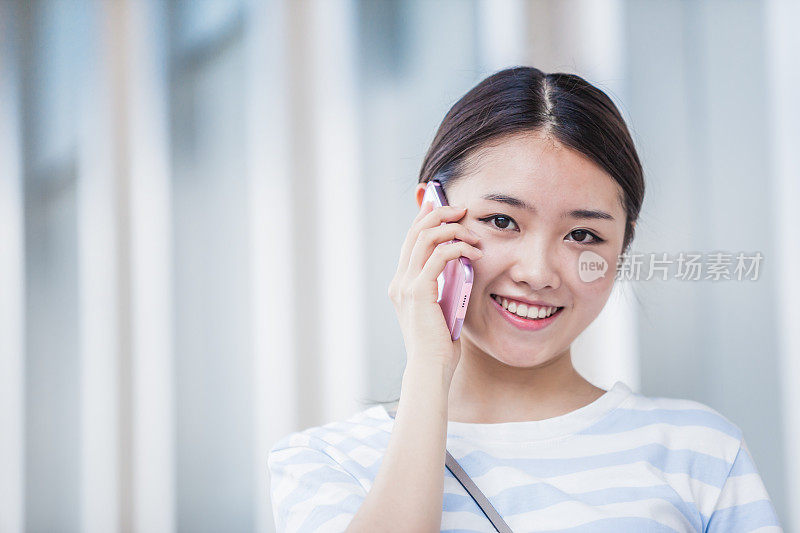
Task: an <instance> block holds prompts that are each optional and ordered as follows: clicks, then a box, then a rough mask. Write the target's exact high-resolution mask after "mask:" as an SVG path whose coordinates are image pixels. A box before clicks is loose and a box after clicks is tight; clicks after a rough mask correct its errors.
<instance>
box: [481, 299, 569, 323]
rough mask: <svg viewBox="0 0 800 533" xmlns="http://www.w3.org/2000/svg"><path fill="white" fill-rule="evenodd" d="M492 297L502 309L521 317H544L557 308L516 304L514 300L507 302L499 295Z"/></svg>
mask: <svg viewBox="0 0 800 533" xmlns="http://www.w3.org/2000/svg"><path fill="white" fill-rule="evenodd" d="M493 298H494V299H495V300H496V301H497V302H498V303H500V304H501V305H502V306H503V309H507V310H508V311H510V312H512V313H514V314H515V315H517V316H520V317H523V318H546V317H549V316H550V315H552V314H553V313H555V312H556V311H557V310H558V307H536V306H535V305H527V304H518V303H517V302H514V301H511V302H509V301H508V299H507V298H501V297H499V296H493Z"/></svg>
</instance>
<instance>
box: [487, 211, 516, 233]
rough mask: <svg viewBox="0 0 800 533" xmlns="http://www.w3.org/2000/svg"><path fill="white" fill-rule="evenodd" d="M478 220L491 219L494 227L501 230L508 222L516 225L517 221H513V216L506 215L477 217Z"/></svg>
mask: <svg viewBox="0 0 800 533" xmlns="http://www.w3.org/2000/svg"><path fill="white" fill-rule="evenodd" d="M478 220H480V221H481V222H489V221H491V222H493V223H494V224H493V226H494V227H495V228H497V229H499V230H503V231H504V230H507V229H508V226H509V224H514V226H516V225H517V223H516V222H514V219H513V218H511V217H508V216H506V215H492V216H489V217H486V218H479V219H478Z"/></svg>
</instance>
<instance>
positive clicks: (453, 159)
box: [419, 67, 644, 252]
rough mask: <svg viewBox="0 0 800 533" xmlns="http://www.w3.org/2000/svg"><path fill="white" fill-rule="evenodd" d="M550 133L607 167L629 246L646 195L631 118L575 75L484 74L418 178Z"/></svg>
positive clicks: (527, 70) (449, 118) (464, 167)
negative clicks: (508, 141)
mask: <svg viewBox="0 0 800 533" xmlns="http://www.w3.org/2000/svg"><path fill="white" fill-rule="evenodd" d="M531 132H539V133H543V134H546V135H550V136H552V137H553V138H555V139H556V140H557V141H559V142H560V143H561V144H563V145H565V146H567V147H569V148H572V149H574V150H576V151H578V152H580V153H582V154H584V155H585V156H586V157H588V158H589V159H590V160H592V161H593V162H594V163H596V164H597V165H598V166H599V167H600V168H602V169H603V170H604V171H605V172H607V173H608V174H609V175H610V176H611V177H612V178H614V181H616V182H617V183H618V184H619V186H620V187H621V188H622V192H623V197H621V198H620V203H621V204H622V206H623V207H624V209H625V215H626V222H625V236H624V239H623V244H622V251H623V252H624V251H626V250H627V248H628V247H629V246H630V243H631V241H632V240H633V236H634V223H635V222H636V220H637V219H638V217H639V211H640V209H641V207H642V201H643V199H644V174H643V171H642V165H641V163H640V162H639V156H638V155H637V154H636V148H635V147H634V145H633V140H632V139H631V136H630V133H629V132H628V128H627V126H626V125H625V121H624V120H623V118H622V116H621V115H620V113H619V111H618V110H617V107H616V106H615V105H614V103H613V102H612V101H611V99H610V98H609V97H608V96H607V95H606V94H605V93H604V92H603V91H601V90H600V89H598V88H597V87H595V86H593V85H591V84H590V83H589V82H587V81H586V80H584V79H583V78H581V77H580V76H576V75H575V74H564V73H555V74H545V73H544V72H542V71H541V70H539V69H536V68H533V67H511V68H507V69H505V70H501V71H500V72H497V73H495V74H493V75H491V76H489V77H488V78H486V79H484V80H483V81H482V82H480V83H479V84H478V85H476V86H475V87H474V88H472V89H471V90H470V91H469V92H468V93H467V94H465V95H464V96H463V97H462V98H461V99H460V100H459V101H458V102H456V103H455V104H454V105H453V107H451V108H450V111H448V112H447V115H445V117H444V120H442V123H441V125H440V126H439V129H438V131H437V132H436V136H435V137H434V139H433V142H432V143H431V146H430V148H429V149H428V153H427V154H425V159H424V160H423V162H422V168H421V169H420V172H419V183H425V182H428V181H429V180H431V179H436V180H438V181H439V182H441V184H442V186H443V187H444V188H445V190H446V189H447V184H448V183H451V182H453V181H455V180H457V179H459V178H461V177H462V176H465V175H467V174H469V171H470V166H471V165H470V163H473V162H472V161H471V160H470V156H471V155H472V154H474V153H475V152H476V151H478V150H479V149H480V148H483V147H486V146H489V145H491V144H493V143H495V142H497V141H501V140H503V138H505V137H507V136H509V135H513V134H519V133H531Z"/></svg>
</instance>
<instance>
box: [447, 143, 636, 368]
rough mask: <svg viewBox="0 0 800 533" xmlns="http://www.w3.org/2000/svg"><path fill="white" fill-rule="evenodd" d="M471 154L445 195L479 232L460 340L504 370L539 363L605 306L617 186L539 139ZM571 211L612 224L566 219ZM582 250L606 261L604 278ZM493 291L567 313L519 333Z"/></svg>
mask: <svg viewBox="0 0 800 533" xmlns="http://www.w3.org/2000/svg"><path fill="white" fill-rule="evenodd" d="M476 156H477V158H476V159H473V160H472V162H473V163H475V164H476V166H475V167H473V168H474V170H473V171H472V172H471V173H469V174H468V175H467V176H464V177H462V178H461V179H459V180H457V181H455V182H453V183H452V185H451V186H449V187H448V190H447V199H448V201H449V203H450V204H451V205H454V206H466V207H467V213H466V216H465V218H464V219H463V220H462V221H461V223H462V224H464V225H465V226H466V227H467V228H469V229H470V230H472V231H474V232H475V233H477V234H478V236H479V238H480V240H481V242H480V244H479V245H478V247H479V248H481V249H482V250H483V252H484V256H483V258H482V259H480V260H479V261H473V263H472V265H473V269H474V274H475V277H474V283H473V287H472V293H471V296H470V301H469V307H468V309H467V315H466V318H465V320H464V325H463V328H462V337H464V340H465V341H466V342H467V343H471V344H473V345H475V347H477V348H478V349H480V350H482V351H483V352H485V353H487V354H490V355H491V356H493V357H495V358H496V359H498V360H500V361H502V362H503V363H505V364H508V365H511V366H518V367H533V366H539V365H541V364H545V363H547V362H548V361H549V360H551V359H552V358H554V357H555V356H557V355H559V354H561V353H563V352H564V351H565V350H566V349H567V348H568V347H569V346H570V345H571V343H572V341H573V340H574V339H575V338H576V337H577V336H578V335H579V334H580V333H581V332H582V331H583V330H584V329H586V327H587V326H588V325H589V324H590V323H591V322H592V321H593V320H594V319H595V317H597V315H598V314H599V313H600V311H601V310H602V309H603V306H604V305H605V303H606V301H607V300H608V296H609V294H610V292H611V289H612V287H613V284H614V276H615V274H616V265H617V257H618V254H619V253H620V252H621V249H622V241H623V237H624V233H625V212H624V209H623V207H622V204H621V198H622V196H621V195H622V190H621V188H620V187H619V185H617V183H616V182H615V181H614V180H613V179H612V178H611V176H609V175H608V174H606V173H605V172H604V171H603V170H602V169H601V168H600V167H598V166H597V165H595V164H594V163H593V162H591V161H590V160H589V159H588V158H586V157H585V156H583V155H582V154H580V153H579V152H576V151H574V150H572V149H570V148H567V147H565V146H564V145H562V144H560V143H558V142H557V141H554V140H552V139H548V138H544V137H542V136H541V135H540V134H525V135H515V136H513V137H509V138H507V139H506V140H504V141H503V142H502V143H501V144H497V145H496V146H493V147H486V148H484V149H483V150H481V151H480V152H479V153H478V154H476ZM490 195H498V196H503V197H507V198H514V199H517V200H520V201H521V202H522V203H523V204H526V205H527V206H531V207H532V208H533V210H529V209H526V208H525V207H522V206H521V205H509V204H508V203H504V202H502V201H497V200H492V199H488V198H487V196H490ZM577 210H583V211H599V212H603V213H606V214H608V215H610V217H611V218H580V217H577V216H574V215H573V214H571V212H572V211H577ZM586 251H591V252H594V254H597V255H598V256H600V257H601V258H602V260H604V261H605V263H606V265H607V270H606V272H605V275H604V276H602V277H598V278H597V279H594V280H591V279H592V278H593V277H595V276H592V275H591V272H589V271H588V270H586V269H587V267H588V265H587V261H586V260H587V259H590V260H591V259H594V260H595V261H594V263H595V265H597V264H601V263H599V262H598V261H597V259H598V258H597V257H596V256H592V255H591V254H584V255H583V257H581V254H582V253H584V252H586ZM579 259H581V261H579ZM581 265H583V268H584V269H585V270H584V273H583V275H581V272H580V271H579V268H581ZM585 280H591V281H585ZM492 295H500V296H506V297H512V298H513V297H518V298H522V299H524V300H528V301H531V302H536V301H543V302H546V303H549V304H551V305H553V306H558V307H563V309H562V310H561V311H559V313H558V315H556V316H555V317H554V318H553V319H552V321H551V322H550V323H549V324H548V325H547V326H546V327H544V328H542V329H539V330H529V329H523V328H520V327H518V326H515V325H514V324H512V323H511V322H510V321H509V320H507V319H506V318H504V316H503V314H502V312H501V311H500V309H498V306H497V305H496V304H495V302H494V300H493V299H492Z"/></svg>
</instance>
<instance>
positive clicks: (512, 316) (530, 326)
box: [489, 298, 564, 331]
mask: <svg viewBox="0 0 800 533" xmlns="http://www.w3.org/2000/svg"><path fill="white" fill-rule="evenodd" d="M489 299H490V300H491V301H492V305H494V307H495V309H497V312H498V313H500V315H501V316H502V317H503V318H504V319H505V320H506V322H508V323H510V324H511V325H512V326H514V327H515V328H517V329H521V330H524V331H538V330H540V329H544V328H546V327H547V326H549V325H550V324H552V323H553V322H555V321H556V320H558V317H560V316H561V314H562V312H563V310H564V308H563V307H559V308H558V310H557V311H556V312H555V313H553V314H552V315H550V316H549V317H547V318H539V319H536V320H533V319H529V318H522V317H520V316H518V315H517V314H516V313H512V312H511V311H509V310H507V309H504V308H503V306H502V305H500V303H498V301H497V300H495V299H494V298H489Z"/></svg>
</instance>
